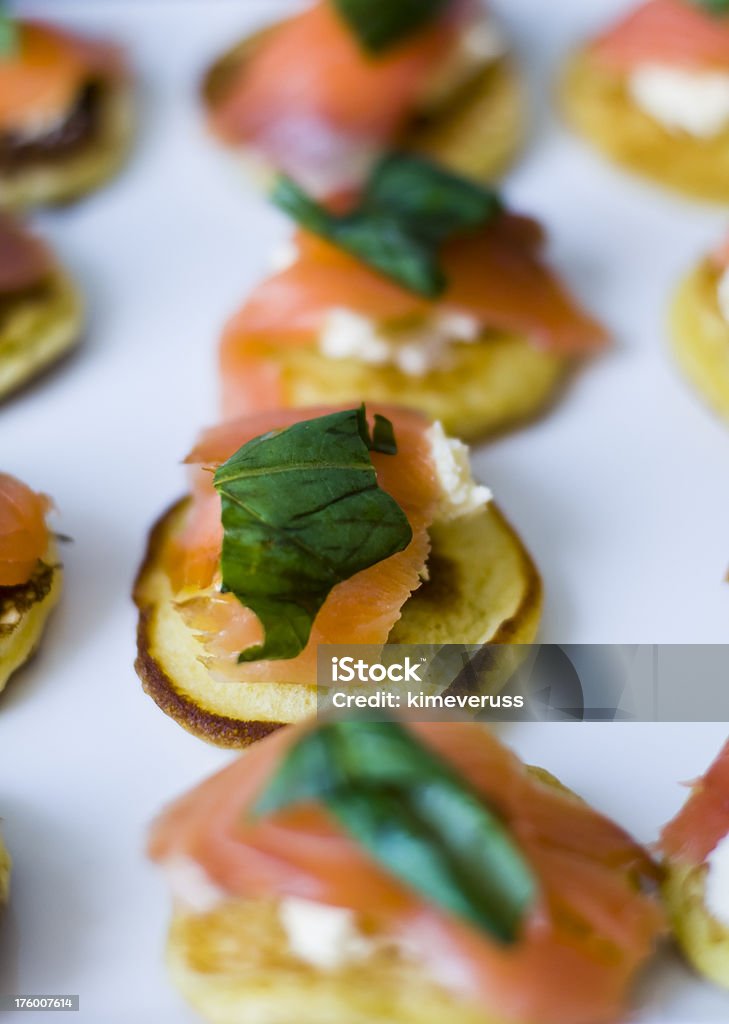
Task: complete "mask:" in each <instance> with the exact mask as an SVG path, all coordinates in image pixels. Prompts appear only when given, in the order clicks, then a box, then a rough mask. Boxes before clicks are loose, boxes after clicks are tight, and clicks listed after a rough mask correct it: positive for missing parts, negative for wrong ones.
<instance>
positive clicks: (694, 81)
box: [202, 0, 729, 202]
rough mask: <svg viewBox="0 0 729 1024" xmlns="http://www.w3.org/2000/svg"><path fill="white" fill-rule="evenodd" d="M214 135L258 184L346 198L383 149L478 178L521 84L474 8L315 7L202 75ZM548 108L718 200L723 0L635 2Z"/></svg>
mask: <svg viewBox="0 0 729 1024" xmlns="http://www.w3.org/2000/svg"><path fill="white" fill-rule="evenodd" d="M202 94H203V101H204V103H205V107H206V110H207V113H208V118H209V122H210V125H211V127H212V129H213V131H214V132H215V134H216V135H217V136H218V137H219V138H220V139H221V140H222V141H223V142H224V143H225V144H226V145H227V146H229V147H231V148H232V149H233V150H235V151H236V152H237V153H240V154H243V155H245V156H246V158H247V162H248V164H249V165H250V166H251V168H252V170H253V171H254V173H255V175H256V176H257V177H263V178H264V179H265V177H267V176H270V174H271V173H272V171H278V172H283V173H285V174H286V175H287V176H289V177H291V178H293V179H294V180H295V181H297V182H298V184H299V185H301V186H302V187H303V188H305V189H306V190H307V191H309V192H311V193H312V194H313V195H315V196H317V197H323V196H337V195H340V194H342V193H351V192H352V191H357V190H358V189H359V188H361V186H362V183H363V182H364V181H365V180H366V178H367V175H368V173H369V171H370V170H371V168H372V166H373V165H374V164H375V163H376V162H377V160H378V159H379V158H380V157H381V155H382V153H383V152H386V151H388V150H390V149H392V148H393V147H397V148H407V149H409V150H415V151H417V152H421V153H425V154H427V155H429V156H431V157H432V158H434V159H436V160H438V162H440V163H442V164H445V165H446V166H448V167H450V168H452V169H455V170H457V171H459V172H461V173H463V174H466V175H468V176H470V177H475V178H477V179H481V180H484V179H491V178H493V177H494V176H495V175H496V174H497V173H498V172H499V171H501V170H502V169H503V168H504V165H505V164H506V163H508V162H509V160H510V159H511V158H512V157H513V155H514V153H515V151H516V150H517V149H518V146H519V143H520V141H521V140H522V138H523V135H524V133H525V132H524V126H525V120H526V118H525V114H524V97H523V88H522V85H521V83H520V79H519V76H518V74H517V72H516V71H515V67H514V63H513V61H512V59H511V57H510V55H509V46H508V44H507V42H506V40H505V38H504V35H503V33H502V32H501V30H500V29H499V27H498V25H497V24H496V23H495V21H494V18H493V16H492V15H491V14H490V13H488V12H487V11H486V10H485V8H484V6H483V4H482V3H481V2H480V0H434V2H429V3H422V4H416V3H412V2H405V0H398V2H395V3H393V2H392V0H369V2H367V3H363V2H362V0H319V2H317V3H313V4H312V5H311V6H310V7H309V8H308V9H306V10H304V11H303V12H302V13H300V14H296V15H295V16H294V17H291V18H287V19H286V20H284V21H281V22H278V23H276V24H273V25H271V26H270V27H268V28H266V29H264V30H263V31H261V32H259V33H257V34H256V35H254V36H252V37H249V38H247V39H243V40H242V41H241V42H239V43H238V44H236V45H235V46H234V47H233V48H232V49H231V50H229V51H228V52H227V53H225V54H223V55H222V56H221V57H220V58H219V59H218V60H217V61H216V62H215V63H214V65H213V66H212V68H211V69H210V70H209V72H208V73H207V75H206V76H205V80H204V83H203V89H202ZM561 96H562V105H563V107H564V110H565V112H566V115H567V117H568V119H569V120H570V122H571V123H572V124H573V125H574V126H575V128H576V129H577V130H578V131H579V132H580V133H581V134H583V135H584V136H585V137H586V138H587V139H589V140H590V141H591V142H592V143H594V145H595V146H597V147H598V148H599V149H600V150H601V151H603V152H604V153H606V154H607V155H608V156H609V157H611V158H613V159H615V160H617V161H618V162H619V163H621V164H623V165H625V166H626V167H628V168H629V169H631V170H633V171H636V172H638V173H640V174H643V175H645V176H648V177H650V178H652V179H654V180H656V181H658V182H660V183H661V184H664V185H667V186H669V187H672V188H676V189H679V190H681V191H683V192H684V193H688V194H691V195H694V196H696V197H698V198H701V199H708V200H716V201H720V202H727V201H729V2H728V0H646V2H643V3H640V4H638V5H637V6H636V7H635V8H634V9H632V10H631V11H630V12H629V13H628V14H627V15H626V16H624V17H622V18H621V19H620V20H619V21H618V23H617V24H615V25H613V26H611V27H609V28H607V29H606V30H605V31H604V32H603V33H602V34H600V35H599V36H598V38H597V39H595V40H591V41H590V42H589V43H587V44H585V45H584V46H583V47H581V48H580V49H579V50H578V51H577V52H576V53H575V54H574V55H573V56H572V57H571V58H570V60H569V62H568V65H567V68H566V70H565V73H564V75H563V76H562V83H561Z"/></svg>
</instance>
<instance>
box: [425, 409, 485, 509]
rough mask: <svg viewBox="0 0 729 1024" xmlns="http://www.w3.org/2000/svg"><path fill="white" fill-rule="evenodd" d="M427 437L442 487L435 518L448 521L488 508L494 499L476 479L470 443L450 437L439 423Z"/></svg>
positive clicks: (434, 425)
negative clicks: (472, 470)
mask: <svg viewBox="0 0 729 1024" xmlns="http://www.w3.org/2000/svg"><path fill="white" fill-rule="evenodd" d="M428 440H429V441H430V446H431V449H432V452H433V462H434V464H435V472H436V475H437V478H438V482H439V483H440V487H441V502H440V507H439V509H438V512H437V515H436V520H437V521H438V522H444V523H447V522H451V521H452V520H453V519H460V518H461V517H462V516H469V515H473V513H474V512H478V511H479V510H480V509H482V508H485V506H486V505H487V504H488V503H489V502H490V501H491V491H490V490H489V489H488V487H483V486H482V485H481V484H477V483H476V481H475V480H474V479H473V474H472V473H471V461H470V458H469V449H468V445H466V444H464V443H463V441H458V440H457V439H455V438H451V437H448V436H447V435H446V433H445V431H444V430H443V427H442V426H441V424H440V423H434V424H433V426H432V427H430V429H429V430H428Z"/></svg>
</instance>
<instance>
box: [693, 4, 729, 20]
mask: <svg viewBox="0 0 729 1024" xmlns="http://www.w3.org/2000/svg"><path fill="white" fill-rule="evenodd" d="M693 2H694V3H695V4H696V5H697V6H698V7H703V8H704V9H705V10H707V11H709V13H710V14H716V15H718V16H719V17H721V16H722V15H725V14H729V0H693Z"/></svg>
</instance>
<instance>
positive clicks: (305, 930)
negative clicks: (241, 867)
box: [278, 896, 376, 971]
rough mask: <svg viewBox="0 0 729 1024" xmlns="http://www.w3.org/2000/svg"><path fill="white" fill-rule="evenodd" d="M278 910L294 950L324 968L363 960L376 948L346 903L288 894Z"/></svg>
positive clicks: (302, 957) (291, 948)
mask: <svg viewBox="0 0 729 1024" xmlns="http://www.w3.org/2000/svg"><path fill="white" fill-rule="evenodd" d="M278 911H279V918H280V920H281V924H282V925H283V927H284V930H285V932H286V936H287V939H288V943H289V950H290V952H291V953H293V955H294V956H296V957H298V958H299V959H300V960H304V961H305V962H306V963H308V964H311V965H312V966H313V967H318V968H319V969H320V970H325V971H332V970H336V968H338V967H342V966H344V965H345V964H348V963H351V962H352V961H357V960H363V959H365V958H366V957H368V956H370V955H371V953H372V952H373V951H374V949H375V948H376V944H375V942H373V940H372V939H370V938H368V937H367V936H366V935H363V934H362V932H361V931H360V929H359V928H358V927H357V918H356V915H355V914H354V912H353V911H352V910H348V909H346V908H345V907H329V906H325V905H324V904H322V903H314V902H312V901H311V900H302V899H299V898H297V897H293V896H288V897H286V898H285V899H283V900H281V902H280V904H279V908H278Z"/></svg>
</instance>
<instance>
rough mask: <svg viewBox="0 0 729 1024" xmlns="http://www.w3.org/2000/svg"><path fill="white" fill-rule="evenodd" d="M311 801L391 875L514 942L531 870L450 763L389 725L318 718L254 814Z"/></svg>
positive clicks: (531, 889) (531, 893)
mask: <svg viewBox="0 0 729 1024" xmlns="http://www.w3.org/2000/svg"><path fill="white" fill-rule="evenodd" d="M314 800H318V801H321V802H323V803H324V805H325V806H326V807H327V808H328V809H329V811H330V812H331V813H332V814H334V815H335V817H336V818H337V820H338V821H339V822H340V823H341V824H342V826H343V827H344V828H345V830H346V831H347V832H348V833H349V834H350V835H351V836H353V837H354V838H355V839H356V840H357V841H358V842H359V843H360V844H361V845H362V846H364V847H365V849H367V851H368V852H369V853H370V854H371V855H372V857H373V858H374V859H375V860H377V861H378V863H380V864H382V865H383V866H384V867H385V868H386V869H387V870H388V871H389V872H390V873H391V874H393V875H395V876H396V877H398V878H400V879H401V880H402V881H403V882H405V883H406V884H407V885H409V886H410V887H411V888H414V889H416V890H418V891H419V892H421V893H423V894H424V895H425V896H426V897H427V898H428V899H429V900H431V901H432V902H434V903H437V904H438V905H439V906H442V907H444V908H445V909H447V910H448V911H450V912H451V913H453V914H457V915H458V916H460V917H463V918H465V919H467V920H468V921H470V922H471V923H472V924H475V925H476V926H477V927H479V928H481V929H482V930H484V931H486V932H487V933H488V934H489V935H491V936H492V937H493V938H495V939H496V940H497V941H499V942H502V943H505V944H507V943H511V942H514V941H516V940H517V939H518V937H519V933H520V928H521V924H522V921H523V920H524V917H525V915H526V914H527V913H528V911H529V908H530V907H531V906H532V904H533V903H534V900H535V899H536V895H537V884H536V880H535V878H534V875H533V873H532V871H531V869H530V867H529V865H528V864H527V862H526V860H525V859H524V857H523V855H522V854H521V852H520V850H519V848H518V847H517V846H516V844H515V843H514V842H513V840H512V839H511V837H510V835H509V833H508V830H507V829H506V828H505V826H504V825H503V823H502V822H501V821H500V819H499V818H498V816H497V815H496V814H495V813H494V812H493V811H492V810H491V809H490V808H489V807H488V805H487V804H486V802H485V801H484V800H483V799H482V798H481V796H480V795H479V794H478V793H476V792H475V791H474V790H472V789H471V787H470V786H469V785H468V784H467V783H465V782H464V781H463V780H462V779H461V778H460V777H459V776H458V775H457V774H456V773H455V772H454V771H453V770H452V769H451V767H450V766H449V765H448V764H447V763H446V762H444V761H443V760H441V759H440V758H439V757H438V756H437V755H435V754H433V753H432V752H431V751H429V750H428V749H427V748H426V747H424V746H423V745H422V744H420V743H419V742H418V741H417V740H416V739H415V738H414V737H413V736H412V735H411V734H410V733H409V732H408V731H407V730H405V729H403V728H402V726H400V725H399V724H397V723H395V722H370V721H366V720H365V721H361V720H355V721H349V722H338V723H326V724H324V725H322V726H319V727H318V728H316V729H314V730H312V731H310V732H309V733H307V734H305V735H304V736H303V737H302V738H301V740H299V742H298V743H297V744H296V745H295V746H294V747H293V748H292V749H291V750H289V752H288V754H287V756H286V757H285V758H284V760H283V761H282V763H281V765H280V767H279V770H278V772H277V773H276V775H275V776H274V777H273V779H272V780H271V781H270V782H269V784H268V786H267V787H266V789H265V790H264V792H263V793H262V795H261V796H260V797H259V799H258V801H257V803H256V805H255V807H254V809H253V814H254V815H261V814H270V813H272V812H274V811H276V810H279V809H281V808H283V807H287V806H290V805H292V804H297V803H301V802H308V801H314Z"/></svg>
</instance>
